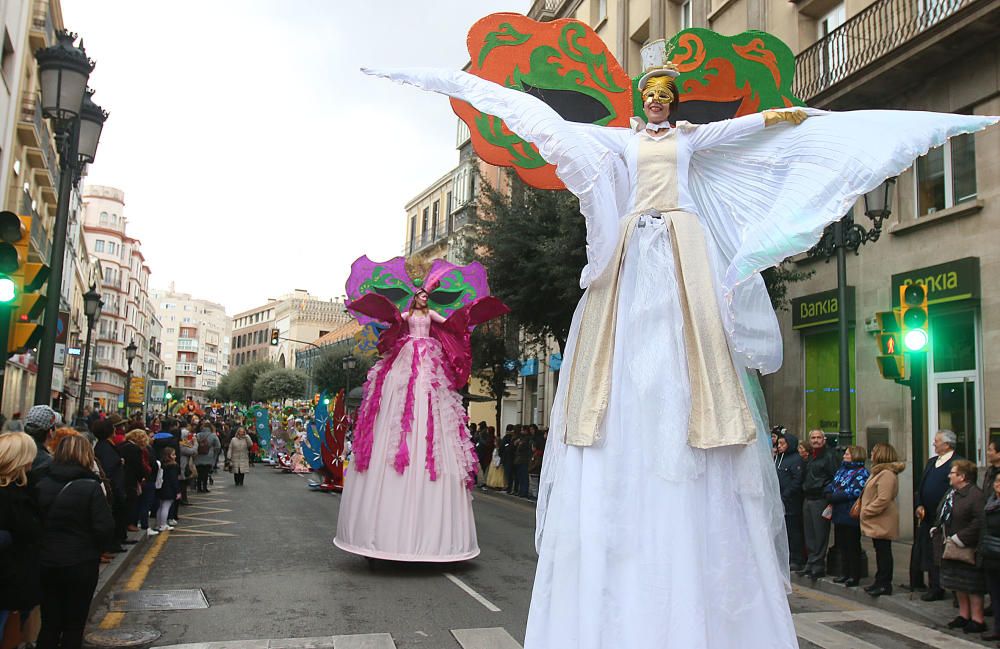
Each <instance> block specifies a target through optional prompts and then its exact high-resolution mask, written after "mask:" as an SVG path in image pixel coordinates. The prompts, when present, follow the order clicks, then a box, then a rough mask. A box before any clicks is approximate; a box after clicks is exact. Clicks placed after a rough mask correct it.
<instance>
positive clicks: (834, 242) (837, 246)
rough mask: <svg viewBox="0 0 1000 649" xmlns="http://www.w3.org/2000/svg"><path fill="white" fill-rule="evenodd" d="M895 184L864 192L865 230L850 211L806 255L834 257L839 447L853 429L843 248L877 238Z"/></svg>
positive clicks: (888, 211) (855, 248)
mask: <svg viewBox="0 0 1000 649" xmlns="http://www.w3.org/2000/svg"><path fill="white" fill-rule="evenodd" d="M895 184H896V179H895V178H889V179H887V180H886V181H885V182H883V183H882V184H881V185H879V186H878V187H876V188H875V189H873V190H872V191H870V192H868V193H867V194H865V215H866V216H867V217H868V218H869V219H870V220H871V222H872V227H871V228H868V229H865V227H864V226H862V225H859V224H858V223H855V222H854V214H853V213H848V214H847V215H846V216H844V218H842V219H841V220H839V221H837V222H836V223H833V224H831V225H828V226H827V227H826V229H824V230H823V236H822V237H820V240H819V242H818V243H817V244H816V245H815V246H813V247H812V248H811V249H810V250H809V253H808V254H809V256H810V257H825V258H826V260H827V261H829V259H830V257H832V256H834V255H836V257H837V333H838V338H839V347H840V378H839V381H838V383H839V386H838V391H839V393H840V431H839V433H838V436H839V438H840V440H839V443H840V445H841V446H844V445H846V444H850V442H851V439H852V437H853V428H854V427H853V425H852V423H851V366H850V357H849V355H848V344H849V335H848V330H847V251H848V250H850V251H851V252H853V253H854V254H858V251H859V250H860V249H861V246H863V245H865V244H866V243H868V242H869V241H871V242H875V241H878V240H879V237H880V236H882V223H883V222H884V221H885V219H887V218H888V217H889V215H890V214H891V213H892V188H893V186H894V185H895Z"/></svg>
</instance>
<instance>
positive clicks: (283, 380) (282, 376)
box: [253, 367, 306, 401]
mask: <svg viewBox="0 0 1000 649" xmlns="http://www.w3.org/2000/svg"><path fill="white" fill-rule="evenodd" d="M305 391H306V375H305V373H304V372H303V371H302V370H296V369H292V368H288V367H276V368H274V369H271V370H268V371H267V372H265V373H263V374H261V375H260V376H258V377H257V380H256V381H254V384H253V398H254V399H257V400H259V401H284V400H285V399H294V398H296V397H299V398H301V397H302V396H303V395H305Z"/></svg>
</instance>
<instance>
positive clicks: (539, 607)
mask: <svg viewBox="0 0 1000 649" xmlns="http://www.w3.org/2000/svg"><path fill="white" fill-rule="evenodd" d="M644 218H645V217H644ZM645 220H646V221H647V222H646V225H645V226H644V227H640V228H637V229H636V231H635V235H634V236H633V238H632V241H631V242H630V243H629V247H628V252H627V255H626V259H625V262H624V266H623V269H622V273H623V275H622V281H621V291H622V294H621V296H620V299H619V306H618V326H617V335H616V347H615V358H614V368H613V379H612V392H611V396H610V402H609V406H608V410H607V412H606V415H605V419H604V422H603V424H602V432H603V438H602V440H601V441H599V442H598V443H597V445H595V446H593V447H589V448H585V447H567V446H566V445H565V444H564V443H563V441H562V435H563V426H564V411H563V409H564V408H565V406H564V404H565V390H566V387H567V384H568V383H569V381H568V380H563V381H562V382H561V383H560V384H559V388H558V392H557V395H556V399H555V405H554V407H553V413H552V420H551V424H552V425H551V434H550V435H549V440H548V445H547V448H546V450H545V462H544V465H543V473H542V480H541V486H540V492H539V500H538V511H537V516H538V527H537V532H536V546H537V548H538V553H539V557H538V567H537V571H536V574H535V583H534V590H533V592H532V597H531V609H530V612H529V614H528V626H527V633H526V638H525V649H612V648H614V649H652V648H654V647H655V648H656V649H737V648H738V649H785V648H788V649H791V648H796V647H798V642H797V640H796V636H795V629H794V626H793V624H792V618H791V613H790V610H789V606H788V600H787V589H788V576H787V575H788V562H787V553H788V551H787V544H786V541H785V533H784V528H783V520H784V516H783V511H782V505H781V498H780V496H779V492H778V485H777V477H776V475H775V471H774V467H773V464H772V463H771V456H770V449H769V447H770V438H769V435H768V433H767V431H766V429H765V428H766V427H765V424H764V422H763V419H760V421H759V422H758V427H759V429H760V430H759V431H758V433H759V439H760V443H759V444H757V445H752V446H749V447H743V446H734V447H724V448H719V449H712V450H699V449H694V448H691V447H689V446H688V445H687V420H688V412H689V410H690V395H689V392H690V391H689V386H688V379H687V367H686V360H685V355H684V342H683V341H684V337H683V330H682V327H683V324H682V317H681V312H680V309H679V306H678V295H677V282H676V278H675V274H674V261H673V255H672V252H671V247H670V241H669V232H668V230H667V229H666V227H665V226H664V224H663V223H662V222H661V221H660V220H658V219H652V220H650V219H645ZM581 305H582V303H581ZM581 313H582V308H580V307H578V308H577V312H576V315H575V316H574V321H573V327H572V329H571V331H570V335H569V340H568V341H567V345H566V350H567V353H566V359H565V362H564V365H565V367H566V368H567V369H568V368H570V367H572V360H573V358H572V356H573V352H572V350H573V348H574V345H575V341H576V336H577V330H578V322H579V318H580V315H581ZM747 387H748V394H749V395H750V398H749V401H750V403H751V408H752V409H759V405H758V404H759V402H757V400H756V399H755V394H754V392H753V390H752V387H751V384H750V383H749V382H748V383H747ZM757 390H758V391H759V388H757Z"/></svg>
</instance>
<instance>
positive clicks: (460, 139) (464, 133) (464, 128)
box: [455, 118, 472, 149]
mask: <svg viewBox="0 0 1000 649" xmlns="http://www.w3.org/2000/svg"><path fill="white" fill-rule="evenodd" d="M471 138H472V133H470V132H469V125H468V124H466V123H465V122H464V121H462V119H461V118H460V119H459V120H458V132H457V133H456V136H455V148H456V149H457V148H459V147H461V146H462V145H463V144H465V143H466V142H468V141H469V140H470V139H471Z"/></svg>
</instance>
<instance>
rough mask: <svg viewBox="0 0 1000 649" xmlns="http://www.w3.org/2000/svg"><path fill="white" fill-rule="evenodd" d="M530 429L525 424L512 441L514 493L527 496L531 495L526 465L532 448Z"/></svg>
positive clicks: (529, 461)
mask: <svg viewBox="0 0 1000 649" xmlns="http://www.w3.org/2000/svg"><path fill="white" fill-rule="evenodd" d="M531 443H532V436H531V429H530V428H528V427H527V426H525V427H524V428H522V429H521V435H520V436H518V438H517V439H516V440H515V441H514V489H513V492H514V494H515V495H518V496H520V497H521V498H527V497H528V496H530V495H531V489H530V480H531V478H529V477H528V466H529V465H530V464H531V456H532V454H533V452H534V449H533V448H532V445H531Z"/></svg>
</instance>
